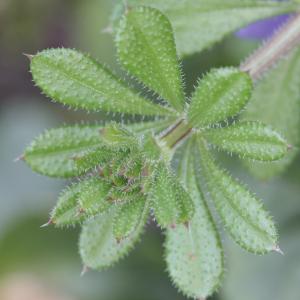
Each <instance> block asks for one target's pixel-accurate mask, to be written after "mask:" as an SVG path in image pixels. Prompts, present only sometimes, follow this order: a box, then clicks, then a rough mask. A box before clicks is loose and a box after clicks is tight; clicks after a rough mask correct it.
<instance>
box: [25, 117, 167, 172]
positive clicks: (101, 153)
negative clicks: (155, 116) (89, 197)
mask: <svg viewBox="0 0 300 300" xmlns="http://www.w3.org/2000/svg"><path fill="white" fill-rule="evenodd" d="M172 120H173V119H170V120H169V119H166V120H157V121H151V122H145V123H133V124H129V125H127V126H126V127H127V128H128V129H129V130H131V131H133V132H136V133H138V134H144V133H149V132H153V133H156V132H157V131H160V130H163V129H164V128H166V127H168V125H170V123H171V122H172ZM102 128H103V126H100V125H75V126H66V127H59V128H54V129H50V130H48V131H46V132H45V133H43V134H42V135H40V136H39V137H37V138H36V139H35V140H34V141H33V142H32V143H31V145H30V146H29V147H27V149H26V150H25V154H24V159H25V161H26V163H27V164H28V165H29V166H30V167H31V168H32V169H33V170H34V171H35V172H38V173H41V174H43V175H47V176H51V177H73V176H77V175H80V174H81V173H84V172H86V171H88V169H90V168H92V167H94V166H96V165H99V162H100V161H103V160H105V159H106V158H108V156H109V151H110V150H109V149H107V148H106V149H105V148H104V146H103V141H102V138H101V129H102Z"/></svg>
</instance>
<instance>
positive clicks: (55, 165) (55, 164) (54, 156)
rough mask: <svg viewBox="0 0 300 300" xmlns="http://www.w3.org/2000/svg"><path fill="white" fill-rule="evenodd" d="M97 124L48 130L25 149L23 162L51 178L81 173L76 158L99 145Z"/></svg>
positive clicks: (99, 138) (98, 127)
mask: <svg viewBox="0 0 300 300" xmlns="http://www.w3.org/2000/svg"><path fill="white" fill-rule="evenodd" d="M99 130H100V126H73V127H61V128H55V129H50V130H48V131H46V132H45V133H44V134H42V135H40V136H39V137H38V138H36V139H35V140H34V141H33V142H32V144H31V145H30V146H29V147H28V148H27V149H26V150H25V154H24V159H25V161H26V163H27V164H28V165H29V166H30V167H31V168H32V169H33V170H34V171H36V172H38V173H41V174H43V175H47V176H53V177H72V176H76V175H79V174H80V171H79V170H78V168H77V166H76V162H75V160H76V158H77V157H81V156H83V155H84V154H86V153H88V152H89V151H91V150H94V149H96V148H98V147H100V146H101V145H102V141H101V137H100V131H99Z"/></svg>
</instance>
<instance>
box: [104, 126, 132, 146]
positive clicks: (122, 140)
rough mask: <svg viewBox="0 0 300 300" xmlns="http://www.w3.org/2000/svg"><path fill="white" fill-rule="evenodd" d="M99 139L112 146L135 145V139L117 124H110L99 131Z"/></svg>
mask: <svg viewBox="0 0 300 300" xmlns="http://www.w3.org/2000/svg"><path fill="white" fill-rule="evenodd" d="M101 137H102V138H103V140H104V141H105V142H106V143H107V144H109V145H112V146H118V147H122V146H127V147H130V146H133V145H136V144H137V139H136V137H135V136H134V135H133V133H132V132H130V131H129V130H127V129H126V128H125V127H124V126H122V125H120V124H118V123H110V124H108V125H106V126H105V127H103V128H102V129H101Z"/></svg>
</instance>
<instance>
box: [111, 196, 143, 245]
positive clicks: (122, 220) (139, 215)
mask: <svg viewBox="0 0 300 300" xmlns="http://www.w3.org/2000/svg"><path fill="white" fill-rule="evenodd" d="M146 210H147V212H148V213H149V205H148V204H147V201H146V200H145V199H144V198H142V197H140V198H136V199H133V200H132V201H129V202H126V203H124V204H121V205H120V206H119V208H118V211H117V213H116V216H115V218H114V224H113V233H114V236H115V238H116V239H117V240H119V241H120V240H122V239H124V238H126V237H128V236H130V234H132V233H133V232H134V231H135V230H136V229H137V228H138V227H139V226H140V225H141V223H143V224H145V222H146V221H147V218H145V215H147V216H148V214H146V212H145V211H146Z"/></svg>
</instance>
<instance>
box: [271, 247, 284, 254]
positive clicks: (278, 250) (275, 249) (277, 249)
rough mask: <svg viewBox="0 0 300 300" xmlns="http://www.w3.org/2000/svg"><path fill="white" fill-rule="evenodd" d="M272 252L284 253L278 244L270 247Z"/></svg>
mask: <svg viewBox="0 0 300 300" xmlns="http://www.w3.org/2000/svg"><path fill="white" fill-rule="evenodd" d="M272 250H273V251H274V252H276V253H279V254H281V255H284V252H283V251H282V250H281V249H280V247H279V246H278V245H275V246H274V247H273V249H272Z"/></svg>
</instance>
